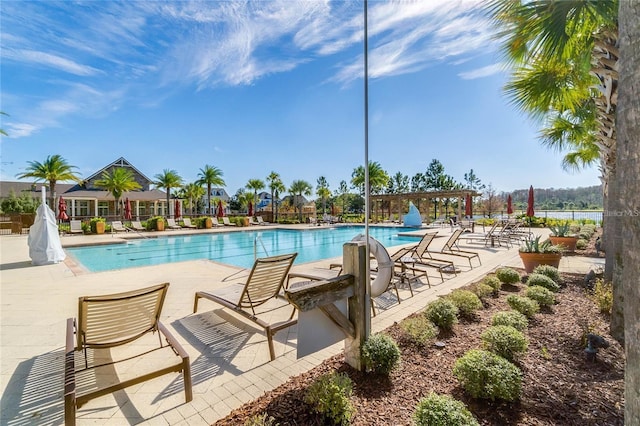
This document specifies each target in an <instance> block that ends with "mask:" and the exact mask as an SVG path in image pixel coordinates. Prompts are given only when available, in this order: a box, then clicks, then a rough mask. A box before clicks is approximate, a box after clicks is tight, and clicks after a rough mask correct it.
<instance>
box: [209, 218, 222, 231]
mask: <svg viewBox="0 0 640 426" xmlns="http://www.w3.org/2000/svg"><path fill="white" fill-rule="evenodd" d="M211 224H212V225H213V227H214V228H215V227H216V226H224V223H220V221H219V220H218V218H217V217H215V216H214V217H212V218H211Z"/></svg>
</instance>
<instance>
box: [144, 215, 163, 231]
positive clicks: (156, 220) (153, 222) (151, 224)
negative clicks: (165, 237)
mask: <svg viewBox="0 0 640 426" xmlns="http://www.w3.org/2000/svg"><path fill="white" fill-rule="evenodd" d="M147 229H150V230H154V229H155V230H156V231H164V218H163V217H162V216H154V217H152V218H150V219H149V220H148V221H147Z"/></svg>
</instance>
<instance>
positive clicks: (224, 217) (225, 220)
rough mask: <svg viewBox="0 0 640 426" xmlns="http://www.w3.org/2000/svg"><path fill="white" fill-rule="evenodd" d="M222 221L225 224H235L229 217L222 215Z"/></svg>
mask: <svg viewBox="0 0 640 426" xmlns="http://www.w3.org/2000/svg"><path fill="white" fill-rule="evenodd" d="M222 223H224V225H225V226H237V225H236V224H235V223H231V221H230V220H229V218H228V217H226V216H223V217H222Z"/></svg>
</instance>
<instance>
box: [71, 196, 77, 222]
mask: <svg viewBox="0 0 640 426" xmlns="http://www.w3.org/2000/svg"><path fill="white" fill-rule="evenodd" d="M75 218H76V199H75V198H72V199H71V219H75Z"/></svg>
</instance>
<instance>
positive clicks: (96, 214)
mask: <svg viewBox="0 0 640 426" xmlns="http://www.w3.org/2000/svg"><path fill="white" fill-rule="evenodd" d="M93 215H94V216H96V217H97V216H98V199H97V198H96V199H95V200H93ZM89 216H91V212H89Z"/></svg>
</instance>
